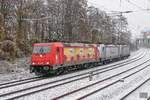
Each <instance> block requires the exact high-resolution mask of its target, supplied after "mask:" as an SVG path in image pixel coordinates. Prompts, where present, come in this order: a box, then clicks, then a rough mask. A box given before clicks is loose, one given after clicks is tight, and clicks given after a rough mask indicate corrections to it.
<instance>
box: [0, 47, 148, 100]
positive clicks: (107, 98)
mask: <svg viewBox="0 0 150 100" xmlns="http://www.w3.org/2000/svg"><path fill="white" fill-rule="evenodd" d="M133 58H141V59H139V60H137V61H134V62H132V60H131V59H133ZM27 59H28V60H29V59H30V58H24V59H21V60H18V61H16V62H17V63H15V64H13V65H14V66H22V65H24V66H25V65H26V66H28V65H29V62H28V61H27ZM149 59H150V51H149V50H148V49H140V50H138V51H134V52H132V53H131V56H130V57H129V58H128V59H125V60H121V61H118V62H113V63H110V64H107V65H102V66H99V67H95V68H91V69H86V70H82V71H78V72H74V73H69V74H66V75H60V76H56V77H51V78H48V79H44V80H40V81H36V82H31V83H27V84H22V85H19V86H14V87H10V88H5V89H0V95H1V94H3V93H7V92H12V91H17V90H21V89H24V88H28V87H32V86H35V85H41V84H45V83H49V82H53V81H56V80H60V79H63V78H67V77H71V76H75V75H79V74H82V73H86V72H89V73H90V72H93V71H94V70H98V69H101V68H105V67H109V66H113V65H114V66H113V67H116V66H118V65H116V64H119V63H121V62H126V61H131V63H129V64H127V65H124V66H122V67H119V68H116V69H113V70H109V71H106V72H103V73H100V74H98V75H93V76H92V78H91V77H87V78H83V79H81V80H78V81H74V82H71V83H66V84H65V85H60V86H56V87H54V88H50V89H46V90H44V91H41V92H37V93H34V94H32V95H28V96H24V97H21V98H19V99H18V100H51V99H53V98H55V97H57V96H61V95H63V94H65V93H68V92H71V91H74V90H76V89H79V88H82V87H85V86H87V85H90V84H92V83H95V82H98V81H100V80H103V79H106V78H108V77H111V76H113V75H116V74H118V73H120V72H123V71H126V70H128V69H131V68H133V67H135V66H138V65H139V64H141V63H143V62H145V61H147V60H149ZM18 62H20V63H19V65H17V64H18ZM1 63H2V62H0V65H1ZM21 63H22V64H21ZM26 63H28V64H26ZM149 64H150V61H147V62H146V63H145V64H142V65H141V66H139V67H137V68H135V69H133V70H131V71H127V72H126V73H123V74H120V75H118V76H116V77H113V78H110V79H108V80H105V81H103V82H100V83H98V84H96V85H93V86H90V87H88V88H85V89H82V90H80V91H77V92H75V93H72V94H70V95H68V96H65V97H63V98H61V99H60V100H75V99H78V98H80V97H82V96H84V95H86V94H88V93H91V92H93V91H95V90H97V89H99V88H102V87H103V86H106V85H108V84H110V83H112V82H114V81H116V80H118V79H122V78H123V77H125V76H127V75H129V74H131V73H133V72H136V71H138V70H139V69H142V68H144V67H145V66H147V65H149ZM2 65H3V64H2ZM26 66H25V67H26ZM18 68H19V69H18ZM108 69H109V68H108ZM104 70H106V69H103V70H100V71H98V72H101V71H104ZM96 73H97V72H96ZM85 76H90V74H86V75H82V76H78V77H75V78H71V79H68V80H65V81H59V82H56V83H53V84H47V85H45V86H41V87H39V88H34V89H31V90H27V91H25V92H23V93H27V92H31V91H36V90H39V89H44V88H47V87H51V86H55V85H58V84H61V83H63V82H68V81H70V80H74V79H77V78H81V77H85ZM30 77H35V75H34V74H30V73H29V70H28V68H22V67H16V70H15V71H13V72H11V73H1V74H0V82H1V83H5V82H11V81H13V80H19V79H25V78H30ZM148 78H150V66H149V67H147V68H145V69H143V70H141V71H139V72H138V73H136V74H134V75H132V76H130V77H127V78H125V79H123V80H122V81H120V82H117V83H116V84H114V85H111V86H109V87H107V88H106V89H103V90H101V91H98V92H96V93H94V94H92V95H90V96H88V97H86V98H84V99H85V100H120V98H122V97H123V96H125V95H126V94H127V93H129V92H130V91H131V90H133V89H134V88H136V87H137V86H138V85H140V84H141V83H142V82H144V81H145V80H146V79H148ZM141 93H147V94H148V97H149V96H150V81H148V82H146V83H145V84H144V85H142V86H141V87H140V88H138V89H137V90H136V91H135V92H133V93H132V94H131V95H129V96H128V97H127V98H126V100H146V98H141V97H140V94H141ZM19 94H22V93H21V92H20V93H17V94H13V95H8V96H6V97H4V98H2V97H0V100H3V99H7V98H10V97H13V96H16V95H19Z"/></svg>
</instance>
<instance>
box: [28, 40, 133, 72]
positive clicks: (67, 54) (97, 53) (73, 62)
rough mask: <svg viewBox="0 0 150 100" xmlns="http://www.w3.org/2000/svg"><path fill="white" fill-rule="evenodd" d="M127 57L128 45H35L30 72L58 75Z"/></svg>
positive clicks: (128, 53) (54, 43) (60, 43)
mask: <svg viewBox="0 0 150 100" xmlns="http://www.w3.org/2000/svg"><path fill="white" fill-rule="evenodd" d="M129 56H130V48H129V46H128V45H104V44H84V43H62V42H51V43H35V44H33V52H32V57H31V65H30V71H31V72H34V73H36V74H49V73H55V74H60V73H62V72H64V71H69V70H72V69H83V68H88V67H93V66H97V65H99V64H105V63H108V62H112V61H117V60H119V59H123V58H126V57H129Z"/></svg>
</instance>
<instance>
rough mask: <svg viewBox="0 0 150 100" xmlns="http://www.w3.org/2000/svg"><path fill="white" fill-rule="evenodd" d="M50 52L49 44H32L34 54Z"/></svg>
mask: <svg viewBox="0 0 150 100" xmlns="http://www.w3.org/2000/svg"><path fill="white" fill-rule="evenodd" d="M49 52H50V47H49V46H34V48H33V53H35V54H45V53H49Z"/></svg>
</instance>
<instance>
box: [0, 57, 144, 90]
mask: <svg viewBox="0 0 150 100" xmlns="http://www.w3.org/2000/svg"><path fill="white" fill-rule="evenodd" d="M142 55H143V54H140V56H142ZM140 56H136V57H133V58H131V59H129V60H127V61H126V62H122V63H118V64H115V65H110V66H108V67H105V68H100V69H98V70H104V69H107V68H111V67H113V66H118V65H119V67H120V66H124V65H126V64H130V63H131V62H135V61H137V60H140V59H142V58H143V57H144V55H143V56H142V57H140ZM119 67H114V68H119ZM114 68H113V69H114ZM95 71H97V70H94V71H93V72H95ZM108 71H109V70H108ZM85 74H88V73H83V74H79V76H81V75H85ZM57 77H58V76H57ZM73 77H74V76H73ZM73 77H71V78H73ZM44 79H48V78H43V77H42V78H41V77H34V78H27V79H23V80H16V81H11V82H6V83H2V84H0V89H3V88H8V87H12V86H17V85H22V84H26V83H31V82H36V81H40V80H44ZM59 81H61V80H59Z"/></svg>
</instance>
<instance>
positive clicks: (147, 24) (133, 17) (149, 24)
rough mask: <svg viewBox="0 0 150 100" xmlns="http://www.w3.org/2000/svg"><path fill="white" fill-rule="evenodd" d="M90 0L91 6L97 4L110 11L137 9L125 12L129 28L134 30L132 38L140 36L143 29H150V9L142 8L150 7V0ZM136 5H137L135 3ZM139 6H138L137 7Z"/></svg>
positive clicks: (96, 5)
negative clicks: (128, 12)
mask: <svg viewBox="0 0 150 100" xmlns="http://www.w3.org/2000/svg"><path fill="white" fill-rule="evenodd" d="M121 1H122V2H121V4H120V0H88V5H89V6H91V5H92V6H95V7H98V8H100V9H101V10H104V11H106V12H110V11H127V10H131V11H137V12H134V13H130V14H123V15H124V16H126V17H127V20H128V23H129V28H130V30H131V31H132V33H133V34H132V36H133V37H132V38H135V37H139V36H140V32H141V31H142V30H148V29H149V30H150V11H145V10H142V9H148V8H150V0H129V1H130V2H132V3H133V4H131V3H129V2H128V0H121ZM134 4H135V5H136V6H135V5H134ZM137 6H138V7H137Z"/></svg>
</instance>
